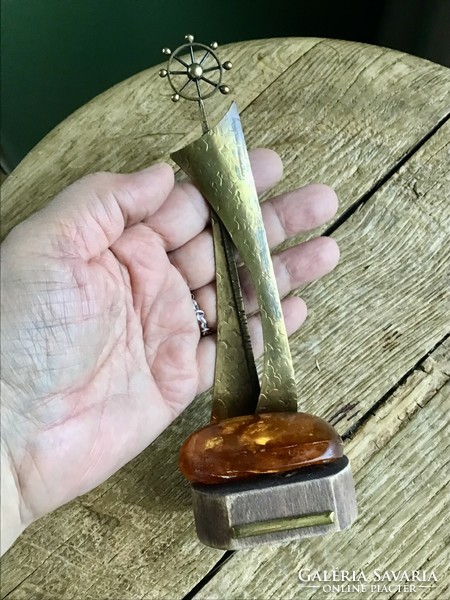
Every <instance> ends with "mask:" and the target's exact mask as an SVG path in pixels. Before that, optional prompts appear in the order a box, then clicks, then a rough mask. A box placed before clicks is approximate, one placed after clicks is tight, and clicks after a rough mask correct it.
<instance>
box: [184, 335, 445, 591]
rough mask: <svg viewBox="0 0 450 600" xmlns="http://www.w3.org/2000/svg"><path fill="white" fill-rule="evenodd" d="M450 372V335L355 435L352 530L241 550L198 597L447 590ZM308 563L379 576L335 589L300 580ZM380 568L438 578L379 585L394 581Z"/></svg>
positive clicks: (311, 567)
mask: <svg viewBox="0 0 450 600" xmlns="http://www.w3.org/2000/svg"><path fill="white" fill-rule="evenodd" d="M449 380H450V340H447V342H446V343H445V344H444V345H443V346H441V347H440V348H439V349H438V350H437V351H436V353H434V354H433V355H432V356H431V357H430V358H429V359H427V360H426V361H425V362H424V363H423V365H421V368H419V369H417V370H416V371H415V372H414V373H413V374H412V375H411V376H410V377H409V378H408V379H407V381H406V382H405V383H404V385H403V386H401V387H400V388H399V389H398V390H397V391H396V392H395V393H394V394H392V395H391V397H390V398H388V399H387V401H386V403H385V404H384V405H383V406H381V408H380V409H379V410H378V411H377V412H376V413H375V414H374V415H373V416H372V417H371V418H370V419H369V420H368V422H367V423H366V425H365V426H364V427H362V428H361V429H360V430H359V431H358V432H357V433H356V435H355V437H354V438H353V440H352V441H351V442H350V443H349V444H348V445H347V452H348V455H349V456H350V458H351V461H352V465H353V469H354V473H355V481H356V489H357V495H358V500H359V512H360V516H359V518H358V520H357V522H356V524H355V525H354V526H353V527H352V528H351V529H350V530H348V531H347V532H345V533H340V534H335V535H332V536H328V537H324V538H321V539H318V538H316V539H311V540H305V541H303V542H302V543H301V544H289V545H285V546H278V547H266V548H261V549H259V550H258V551H245V550H244V551H241V552H239V553H236V554H235V555H233V556H232V558H231V559H230V560H229V561H228V562H227V563H226V564H225V565H224V566H223V567H222V568H221V569H220V571H219V572H218V573H217V574H216V575H215V577H213V579H212V580H211V581H210V582H209V583H208V584H207V585H206V586H205V587H204V588H203V589H202V590H201V591H200V592H199V593H198V594H197V595H195V600H201V599H202V598H205V599H206V598H207V599H208V600H216V599H217V600H219V599H222V598H227V600H232V599H233V598H239V599H240V600H241V599H242V600H244V599H247V598H248V599H249V600H259V599H261V600H267V598H283V599H284V600H288V599H291V598H292V599H293V598H298V597H301V598H302V599H305V600H307V599H308V598H314V599H319V598H330V597H339V598H341V597H342V598H349V599H350V598H356V597H362V598H364V600H366V598H367V599H370V598H379V597H382V598H400V597H402V598H404V597H413V598H415V599H416V598H429V599H430V600H432V599H436V600H438V599H440V598H446V597H448V592H449V586H450V574H449V573H448V560H449V558H450V552H449V548H448V546H447V533H448V531H447V530H446V528H445V527H443V526H442V518H443V515H444V514H445V506H446V500H447V493H446V485H448V483H449V479H450V470H449V468H448V466H449V465H448V451H449V449H450V447H449V446H450V441H449V437H448V435H447V434H446V432H447V428H448V412H449V410H450V383H449ZM308 569H309V570H310V571H309V572H310V573H312V572H313V571H319V572H323V571H324V570H326V571H333V569H334V570H337V571H349V572H351V571H358V572H359V571H361V570H363V571H364V573H365V574H366V575H367V577H368V578H370V579H371V580H373V581H372V582H371V583H369V584H368V585H367V588H368V589H367V590H366V591H365V592H364V593H363V592H362V591H361V590H360V589H359V590H355V591H353V592H342V591H340V592H335V594H334V595H333V594H330V592H328V591H327V590H326V588H325V589H324V588H323V587H322V583H321V582H314V581H313V582H311V583H304V584H302V583H301V582H300V581H299V578H298V573H299V571H300V570H305V576H306V570H308ZM375 569H379V570H380V571H381V572H384V571H390V570H397V571H407V572H411V571H412V570H423V569H426V570H428V571H431V570H434V572H435V574H436V576H437V578H438V583H437V584H435V585H432V587H431V589H426V588H419V587H418V586H416V587H417V589H416V592H415V593H413V594H411V595H409V594H408V595H402V594H397V593H395V592H393V591H392V592H391V593H389V594H383V593H379V592H377V591H376V590H375V591H372V589H371V585H373V584H375V585H383V584H386V581H384V582H378V583H377V582H376V581H375V577H374V576H373V575H372V573H373V571H374V570H375ZM344 583H345V582H344ZM308 585H310V586H317V587H316V588H313V587H306V586H308ZM325 585H326V584H325ZM341 585H342V584H341ZM424 585H429V584H424Z"/></svg>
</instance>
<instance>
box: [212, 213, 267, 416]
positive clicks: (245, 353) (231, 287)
mask: <svg viewBox="0 0 450 600" xmlns="http://www.w3.org/2000/svg"><path fill="white" fill-rule="evenodd" d="M211 212H212V211H211ZM211 224H212V232H213V240H214V256H215V263H216V292H217V299H218V302H217V348H216V366H215V373H214V387H213V401H212V410H211V422H213V423H215V422H217V421H222V420H224V419H228V418H230V417H238V416H241V415H249V414H252V413H254V412H255V410H256V405H257V402H258V397H259V391H260V386H259V380H258V373H257V371H256V364H255V359H254V356H253V351H252V346H251V342H250V334H249V331H248V324H247V315H246V313H245V306H244V301H243V298H242V292H241V286H240V283H239V275H238V270H237V265H236V257H235V247H234V244H233V242H232V241H231V239H230V236H229V234H228V232H227V230H226V229H225V227H224V226H223V225H222V223H221V222H220V221H219V219H218V218H217V216H216V215H215V214H214V213H213V212H212V214H211Z"/></svg>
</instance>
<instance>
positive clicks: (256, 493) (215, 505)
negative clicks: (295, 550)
mask: <svg viewBox="0 0 450 600" xmlns="http://www.w3.org/2000/svg"><path fill="white" fill-rule="evenodd" d="M192 500H193V506H194V515H195V526H196V529H197V535H198V537H199V539H200V540H201V541H202V542H203V543H204V544H207V545H208V546H212V547H214V548H222V549H227V550H238V549H240V548H251V547H254V546H259V545H261V544H273V543H280V542H286V541H289V540H298V539H303V538H308V537H313V536H317V535H326V534H329V533H334V532H336V531H340V530H342V529H346V528H347V527H349V526H350V525H351V524H352V523H353V522H354V520H355V519H356V517H357V506H356V495H355V486H354V482H353V477H352V474H351V470H350V465H349V461H348V458H347V457H346V456H344V457H342V458H340V459H339V460H337V461H335V462H333V463H328V464H326V465H322V466H318V467H310V468H306V469H299V470H297V471H294V472H292V473H289V474H285V475H277V476H271V475H267V476H261V477H258V478H255V479H248V480H247V481H239V482H234V483H224V484H219V485H201V484H194V485H193V486H192Z"/></svg>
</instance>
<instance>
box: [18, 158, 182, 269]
mask: <svg viewBox="0 0 450 600" xmlns="http://www.w3.org/2000/svg"><path fill="white" fill-rule="evenodd" d="M173 185H174V174H173V170H172V168H171V167H170V166H169V165H168V164H166V163H159V164H156V165H153V166H151V167H149V168H147V169H144V170H143V171H138V172H136V173H130V174H119V173H94V174H92V175H87V176H86V177H83V178H82V179H79V180H78V181H76V182H75V183H73V184H72V185H70V186H69V187H67V188H66V189H65V190H63V191H62V192H61V193H59V194H58V195H57V196H56V197H55V198H54V199H53V200H52V201H51V202H49V204H47V206H45V207H44V208H43V209H42V210H40V211H39V212H37V213H35V214H34V215H32V216H31V217H30V218H29V219H27V220H26V221H24V222H23V223H22V224H21V225H19V226H18V228H19V229H21V233H22V235H23V234H25V235H27V237H28V239H29V243H30V242H32V241H33V240H34V244H33V245H36V248H38V249H39V251H40V252H42V251H43V250H44V249H45V251H46V252H49V254H50V255H52V256H53V257H63V256H65V257H78V258H82V259H85V260H90V259H92V258H95V257H96V256H99V255H100V254H101V253H102V252H104V251H105V250H106V249H107V248H109V247H110V246H111V245H112V244H113V243H114V242H115V241H116V240H117V239H118V238H119V237H120V236H121V235H122V233H123V231H124V229H125V228H126V227H129V226H131V225H134V224H135V223H139V222H141V221H143V220H145V219H146V218H147V217H149V216H151V215H152V214H153V213H155V212H156V211H157V210H158V208H160V206H161V205H162V204H163V202H164V201H165V200H166V198H167V197H168V195H169V193H170V192H171V190H172V188H173ZM16 229H17V228H16ZM24 230H25V231H24ZM30 238H31V239H30Z"/></svg>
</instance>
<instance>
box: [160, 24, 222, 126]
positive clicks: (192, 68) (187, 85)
mask: <svg viewBox="0 0 450 600" xmlns="http://www.w3.org/2000/svg"><path fill="white" fill-rule="evenodd" d="M185 39H186V41H187V43H186V44H183V45H182V46H179V47H178V48H177V49H176V50H174V51H173V52H172V51H171V50H170V49H169V48H163V51H162V52H163V54H165V55H166V56H169V61H168V64H167V68H166V69H161V70H160V71H159V75H160V77H167V80H168V81H169V84H170V86H171V88H172V90H173V92H174V93H173V94H172V96H171V98H172V100H173V102H178V101H179V100H180V98H184V99H185V100H194V101H196V102H198V103H199V107H200V111H201V113H202V123H203V128H204V129H206V130H207V122H206V114H205V109H204V106H203V100H205V99H206V98H210V97H211V96H212V95H213V94H215V93H216V92H217V90H219V91H220V92H221V93H222V94H229V93H230V88H229V87H228V85H225V84H223V83H222V79H223V73H224V71H229V70H230V69H231V68H232V66H233V65H232V64H231V62H230V61H229V60H227V61H225V62H224V63H221V62H220V60H219V58H218V56H217V54H216V53H215V50H216V49H217V47H218V44H217V42H213V43H212V44H210V45H209V46H206V45H205V44H200V43H198V42H195V41H194V36H193V35H190V34H189V35H186V36H185ZM186 55H187V56H188V57H189V58H188V59H187V60H186ZM183 57H184V58H183Z"/></svg>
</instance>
